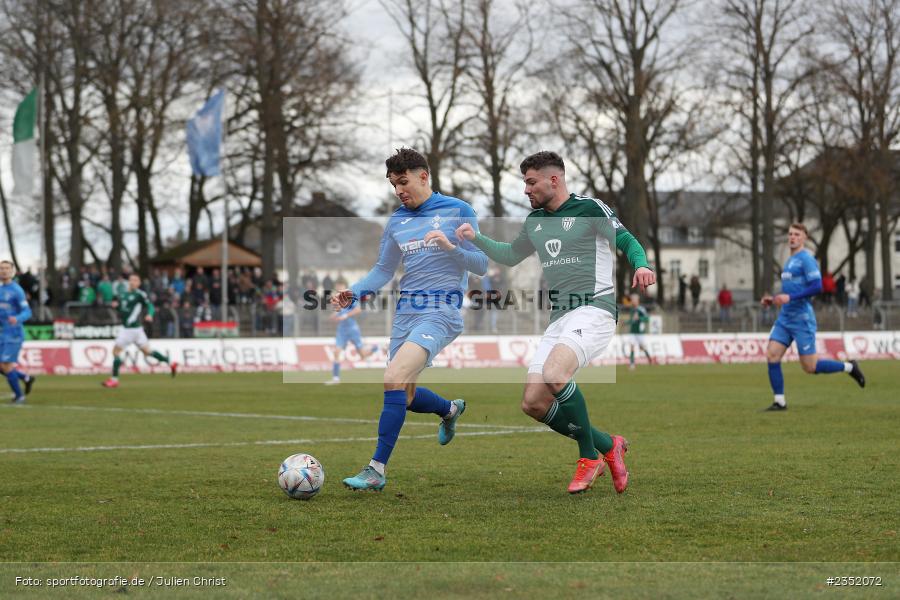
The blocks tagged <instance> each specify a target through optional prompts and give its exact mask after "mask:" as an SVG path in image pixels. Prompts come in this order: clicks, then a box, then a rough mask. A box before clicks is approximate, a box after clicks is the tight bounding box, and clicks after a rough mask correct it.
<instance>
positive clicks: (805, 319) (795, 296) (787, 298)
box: [762, 223, 866, 411]
mask: <svg viewBox="0 0 900 600" xmlns="http://www.w3.org/2000/svg"><path fill="white" fill-rule="evenodd" d="M808 238H809V233H808V232H807V230H806V226H805V225H803V224H802V223H793V224H791V226H790V228H788V248H790V251H791V256H790V258H789V259H788V261H787V263H786V264H785V266H784V270H783V271H782V272H781V293H780V294H777V295H775V296H769V295H766V296H764V297H763V298H762V304H763V305H765V306H770V305H773V304H774V305H775V306H780V307H781V312H780V313H779V314H778V318H777V319H776V320H775V325H774V326H773V327H772V331H771V333H769V345H768V347H767V348H766V360H767V361H768V363H769V383H771V385H772V392H773V393H774V394H775V401H774V402H772V405H771V406H769V408H767V409H766V410H772V411H779V410H787V402H786V401H785V399H784V376H783V375H782V373H781V359H782V358H783V357H784V353H785V352H787V349H788V348H789V347H790V345H791V342H797V354H799V355H800V365H801V366H802V367H803V370H804V371H805V372H806V373H810V374H816V375H818V374H826V373H848V374H849V375H850V377H852V378H853V379H854V380H856V383H858V384H859V387H865V386H866V378H865V377H864V376H863V373H862V371H861V370H860V368H859V364H857V362H856V361H855V360H852V361H849V362H841V361H837V360H827V359H824V358H818V357H817V356H816V313H815V311H813V307H812V302H811V300H812V297H813V296H815V295H816V294H818V293H820V292H821V291H822V274H821V273H820V272H819V265H818V264H817V263H816V259H815V258H814V257H813V255H812V253H810V251H809V250H807V249H806V248H805V245H806V241H807V239H808Z"/></svg>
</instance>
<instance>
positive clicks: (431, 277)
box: [332, 148, 488, 490]
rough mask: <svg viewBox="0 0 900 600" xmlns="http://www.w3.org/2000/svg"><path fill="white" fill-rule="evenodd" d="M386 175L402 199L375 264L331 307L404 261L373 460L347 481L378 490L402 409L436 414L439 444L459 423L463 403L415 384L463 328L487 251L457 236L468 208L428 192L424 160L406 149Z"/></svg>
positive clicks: (470, 214) (365, 291)
mask: <svg viewBox="0 0 900 600" xmlns="http://www.w3.org/2000/svg"><path fill="white" fill-rule="evenodd" d="M385 164H386V166H387V178H388V179H389V180H390V182H391V185H392V186H393V188H394V193H395V194H396V196H397V198H399V199H400V202H401V203H402V204H403V206H401V207H400V208H398V209H397V210H395V211H394V213H393V214H392V215H391V217H390V218H389V220H388V223H387V225H386V227H385V230H384V234H383V235H382V237H381V247H380V248H379V251H378V261H377V262H376V263H375V266H374V267H372V270H371V271H369V273H368V274H367V275H366V276H365V277H364V278H363V279H362V280H360V281H358V282H357V283H355V284H353V285H352V286H350V289H349V290H346V291H344V292H342V293H341V294H338V295H336V296H335V297H334V298H333V300H332V303H333V304H334V306H335V307H336V308H346V307H348V306H352V305H353V303H355V302H356V301H357V300H359V299H360V298H363V299H365V298H366V297H367V296H371V295H373V294H374V293H375V292H377V291H378V290H379V289H381V288H382V286H384V285H385V284H386V283H388V282H389V281H391V279H392V278H393V276H394V271H395V270H396V269H397V267H398V266H399V265H400V263H401V262H402V263H403V267H404V271H405V273H404V275H403V278H402V279H401V280H400V298H399V299H398V301H397V312H396V314H395V316H394V324H393V329H392V331H391V345H390V352H389V357H388V366H387V369H386V370H385V372H384V407H383V409H382V411H381V417H380V419H379V421H378V444H377V446H376V448H375V454H374V455H373V456H372V460H371V462H370V463H369V464H368V465H367V466H366V467H364V468H363V470H362V471H360V472H359V474H358V475H356V476H354V477H348V478H347V479H344V485H346V486H347V487H349V488H350V489H354V490H380V489H382V488H383V487H384V484H385V481H386V479H385V475H384V471H385V466H386V465H387V462H388V459H389V458H390V456H391V452H392V451H393V449H394V445H395V444H396V442H397V437H398V436H399V435H400V428H401V427H403V421H404V420H405V419H406V411H407V410H410V411H412V412H416V413H433V414H436V415H438V416H439V417H441V419H442V420H441V423H440V426H439V427H438V441H439V442H440V444H441V445H444V444H447V443H449V442H450V440H452V439H453V435H454V433H455V428H456V421H457V419H459V416H460V415H461V414H462V413H463V411H464V410H465V408H466V404H465V402H464V401H463V400H453V401H452V402H451V401H449V400H446V399H444V398H442V397H440V396H438V395H437V394H435V393H434V392H432V391H431V390H429V389H428V388H423V387H416V379H417V378H418V376H419V373H420V372H421V371H422V370H423V369H424V368H425V367H427V366H428V365H430V364H431V360H432V359H433V358H434V357H435V356H436V355H437V354H438V353H439V352H440V351H441V350H442V349H443V348H444V347H445V346H447V344H449V343H450V342H452V341H453V340H454V339H456V337H457V336H458V335H459V334H460V333H461V332H462V329H463V320H462V316H461V315H460V310H459V309H460V307H461V306H462V299H463V293H464V292H465V290H466V289H467V280H468V271H471V272H473V273H475V274H476V275H484V273H485V272H486V271H487V263H488V260H487V256H485V255H484V253H483V252H481V250H479V249H478V248H476V247H475V246H474V245H473V244H472V243H471V242H468V241H459V240H457V241H456V243H453V242H451V241H450V238H451V237H452V238H453V239H454V240H455V239H456V234H455V231H456V228H457V227H459V226H460V225H462V224H463V223H471V224H472V227H475V228H477V227H478V225H477V217H476V215H475V211H474V210H472V207H471V206H470V205H468V204H466V203H465V202H463V201H462V200H459V199H457V198H451V197H449V196H444V195H443V194H440V193H438V192H433V191H432V190H431V183H430V181H429V168H428V162H427V161H426V160H425V157H424V156H422V155H421V154H419V153H418V152H416V151H415V150H412V149H409V148H401V149H400V150H398V151H397V152H396V154H394V155H393V156H391V157H390V158H388V159H387V160H386V161H385Z"/></svg>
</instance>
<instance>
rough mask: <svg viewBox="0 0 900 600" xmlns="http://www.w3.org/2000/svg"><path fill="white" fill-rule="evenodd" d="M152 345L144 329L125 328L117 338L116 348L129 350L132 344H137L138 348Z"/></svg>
mask: <svg viewBox="0 0 900 600" xmlns="http://www.w3.org/2000/svg"><path fill="white" fill-rule="evenodd" d="M149 343H150V340H148V339H147V334H146V333H144V328H143V327H123V328H122V329H120V330H119V335H117V336H116V346H118V347H119V348H127V347H128V346H130V345H131V344H136V345H137V347H138V348H143V347H144V346H146V345H147V344H149Z"/></svg>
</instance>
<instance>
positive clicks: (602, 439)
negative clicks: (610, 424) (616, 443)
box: [591, 427, 613, 454]
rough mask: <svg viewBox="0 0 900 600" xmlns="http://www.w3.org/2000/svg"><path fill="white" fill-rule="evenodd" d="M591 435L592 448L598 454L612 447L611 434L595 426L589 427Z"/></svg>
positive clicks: (604, 452)
mask: <svg viewBox="0 0 900 600" xmlns="http://www.w3.org/2000/svg"><path fill="white" fill-rule="evenodd" d="M591 436H592V437H593V438H594V448H596V449H597V451H598V452H599V453H600V454H606V453H607V452H609V451H610V450H612V447H613V441H612V436H611V435H609V434H608V433H606V432H605V431H600V430H599V429H597V428H596V427H591Z"/></svg>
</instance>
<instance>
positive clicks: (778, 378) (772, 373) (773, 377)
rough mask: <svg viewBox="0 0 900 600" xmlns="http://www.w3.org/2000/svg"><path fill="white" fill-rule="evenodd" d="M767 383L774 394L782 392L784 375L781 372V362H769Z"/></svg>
mask: <svg viewBox="0 0 900 600" xmlns="http://www.w3.org/2000/svg"><path fill="white" fill-rule="evenodd" d="M769 383H771V384H772V391H773V392H774V393H775V395H776V396H780V395H783V394H784V375H783V374H782V373H781V363H780V362H777V363H769Z"/></svg>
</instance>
